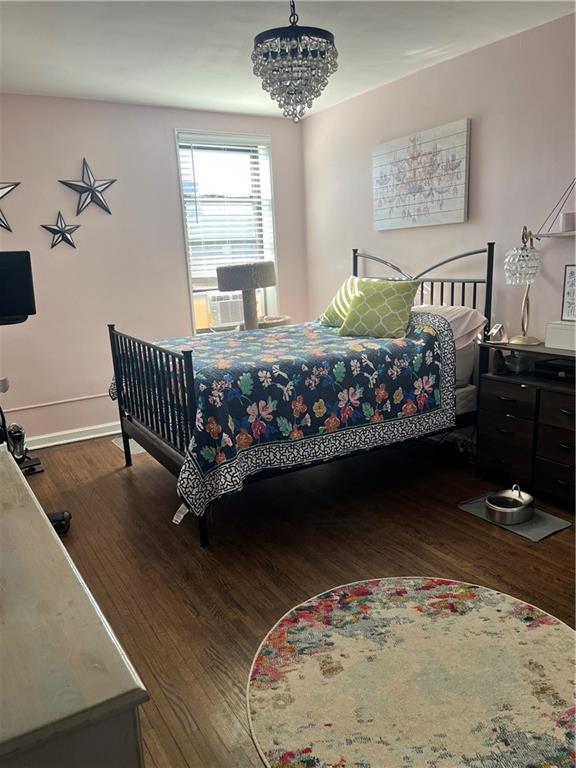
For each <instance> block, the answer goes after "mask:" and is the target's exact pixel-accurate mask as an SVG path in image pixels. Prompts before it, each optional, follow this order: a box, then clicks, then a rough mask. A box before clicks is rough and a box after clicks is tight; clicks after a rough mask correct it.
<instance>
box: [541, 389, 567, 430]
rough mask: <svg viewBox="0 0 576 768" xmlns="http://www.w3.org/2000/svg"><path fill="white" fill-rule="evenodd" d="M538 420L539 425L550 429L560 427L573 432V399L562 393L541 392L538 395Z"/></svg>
mask: <svg viewBox="0 0 576 768" xmlns="http://www.w3.org/2000/svg"><path fill="white" fill-rule="evenodd" d="M538 420H539V421H540V423H541V424H549V425H550V426H552V427H562V428H563V429H569V430H571V431H572V432H573V431H574V397H573V395H569V394H564V393H563V392H550V391H549V390H545V389H544V390H542V392H541V393H540V412H539V415H538Z"/></svg>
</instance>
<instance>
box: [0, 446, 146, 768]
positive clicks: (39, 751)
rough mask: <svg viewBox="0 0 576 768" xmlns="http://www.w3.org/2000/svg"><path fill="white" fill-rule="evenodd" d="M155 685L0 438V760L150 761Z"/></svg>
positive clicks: (66, 767)
mask: <svg viewBox="0 0 576 768" xmlns="http://www.w3.org/2000/svg"><path fill="white" fill-rule="evenodd" d="M147 699H148V694H147V692H146V689H145V688H144V685H143V684H142V681H141V680H140V678H139V677H138V675H137V673H136V671H135V670H134V668H133V667H132V665H131V664H130V661H129V659H128V658H127V656H126V654H125V653H124V651H123V649H122V648H121V646H120V644H119V643H118V640H117V639H116V637H115V636H114V633H113V632H112V630H111V628H110V626H109V625H108V623H107V621H106V619H105V618H104V616H103V615H102V613H101V611H100V609H99V608H98V606H97V604H96V602H95V601H94V598H93V597H92V595H91V594H90V592H89V590H88V588H87V587H86V584H85V583H84V581H83V580H82V577H81V576H80V574H79V573H78V571H77V570H76V567H75V565H74V563H73V562H72V560H71V559H70V557H69V556H68V554H67V552H66V550H65V549H64V547H63V546H62V544H61V542H60V540H59V538H58V536H57V535H56V533H55V532H54V530H53V529H52V526H51V525H50V523H49V522H48V520H47V518H46V516H45V515H44V512H43V511H42V509H41V507H40V505H39V503H38V501H37V499H36V497H35V496H34V494H33V493H32V491H31V490H30V487H29V486H28V483H27V482H26V480H25V479H24V477H23V476H22V473H21V472H20V470H19V469H18V467H17V465H16V463H15V462H14V460H13V459H12V457H11V456H10V454H9V453H8V452H7V450H6V446H5V445H0V766H1V767H2V768H135V767H136V766H143V764H144V763H143V758H142V749H141V743H140V729H139V723H138V706H139V705H140V704H142V703H143V702H145V701H146V700H147Z"/></svg>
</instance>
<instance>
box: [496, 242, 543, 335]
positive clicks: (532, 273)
mask: <svg viewBox="0 0 576 768" xmlns="http://www.w3.org/2000/svg"><path fill="white" fill-rule="evenodd" d="M534 237H535V235H533V234H532V232H530V231H529V230H528V228H527V227H524V229H523V230H522V245H521V247H520V248H512V249H511V250H510V251H508V253H507V254H506V258H505V259H504V275H505V278H506V283H507V284H508V285H525V286H526V288H525V290H524V298H523V299H522V316H521V327H522V333H521V334H519V335H518V336H512V338H511V339H510V340H509V343H510V344H528V345H533V344H540V343H541V342H540V339H537V338H536V337H535V336H530V335H529V334H528V328H529V325H530V286H531V285H532V283H533V282H534V280H535V278H536V275H537V274H538V272H539V271H540V254H539V253H538V251H537V250H536V248H534V240H533V238H534Z"/></svg>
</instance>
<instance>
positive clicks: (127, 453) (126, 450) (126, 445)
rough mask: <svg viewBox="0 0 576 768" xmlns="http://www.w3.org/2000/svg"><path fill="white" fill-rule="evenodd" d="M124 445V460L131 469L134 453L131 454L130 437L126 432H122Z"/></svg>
mask: <svg viewBox="0 0 576 768" xmlns="http://www.w3.org/2000/svg"><path fill="white" fill-rule="evenodd" d="M122 445H123V446H124V459H125V461H126V466H127V467H131V466H132V453H131V452H130V435H127V434H126V432H124V430H122Z"/></svg>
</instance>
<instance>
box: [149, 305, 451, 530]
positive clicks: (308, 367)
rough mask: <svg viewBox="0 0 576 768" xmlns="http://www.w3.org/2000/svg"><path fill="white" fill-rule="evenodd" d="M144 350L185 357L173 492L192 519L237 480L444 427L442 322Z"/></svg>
mask: <svg viewBox="0 0 576 768" xmlns="http://www.w3.org/2000/svg"><path fill="white" fill-rule="evenodd" d="M156 344H158V345H160V346H163V347H166V348H168V349H171V350H173V351H180V350H182V349H190V348H191V349H192V350H193V353H194V354H193V364H194V379H195V389H196V398H197V413H196V425H195V428H194V432H193V437H192V440H191V442H190V445H189V448H188V451H187V453H186V458H185V462H184V465H183V467H182V471H181V473H180V477H179V479H178V492H179V494H180V496H181V497H182V498H183V499H184V501H185V502H186V504H187V505H188V506H189V508H190V509H191V510H192V511H193V512H194V513H196V514H197V515H201V514H203V513H204V511H205V509H206V507H207V506H208V505H209V504H210V502H211V501H212V500H214V499H216V498H218V497H219V496H222V495H223V494H225V493H228V492H230V491H236V490H240V489H241V488H242V485H243V481H244V479H245V478H246V477H248V476H249V475H252V474H254V473H256V472H259V471H261V470H264V469H272V468H276V469H277V468H288V467H293V466H296V465H300V464H307V463H310V462H314V461H318V460H328V459H331V458H334V457H336V456H340V455H344V454H347V453H351V452H353V451H357V450H362V449H368V448H373V447H376V446H379V445H386V444H390V443H395V442H398V441H401V440H407V439H410V438H415V437H419V436H421V435H425V434H428V433H432V432H435V431H437V430H441V429H447V428H449V427H451V426H453V425H454V423H455V418H456V409H455V388H454V385H455V354H454V342H453V338H452V332H451V330H450V326H449V325H448V323H447V322H446V321H445V320H444V319H443V318H441V317H438V316H437V315H431V314H426V313H413V314H412V316H411V322H410V327H409V330H408V333H407V336H406V337H405V338H401V339H373V338H351V337H342V336H339V335H338V329H337V328H327V327H325V326H322V325H320V324H319V323H315V322H313V323H303V324H299V325H290V326H286V327H282V328H278V329H274V330H257V331H242V332H229V333H218V334H211V335H206V336H196V337H190V338H184V339H165V340H161V341H157V342H156Z"/></svg>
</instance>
